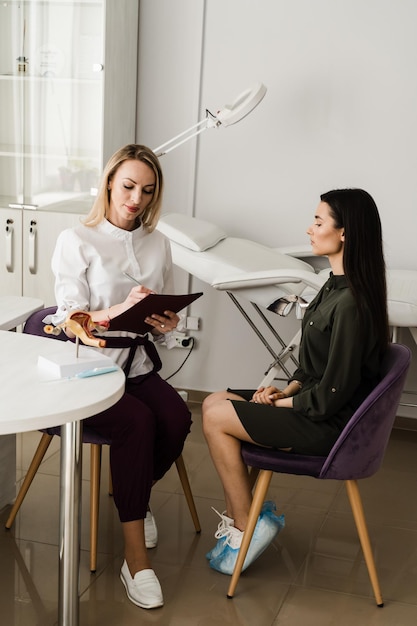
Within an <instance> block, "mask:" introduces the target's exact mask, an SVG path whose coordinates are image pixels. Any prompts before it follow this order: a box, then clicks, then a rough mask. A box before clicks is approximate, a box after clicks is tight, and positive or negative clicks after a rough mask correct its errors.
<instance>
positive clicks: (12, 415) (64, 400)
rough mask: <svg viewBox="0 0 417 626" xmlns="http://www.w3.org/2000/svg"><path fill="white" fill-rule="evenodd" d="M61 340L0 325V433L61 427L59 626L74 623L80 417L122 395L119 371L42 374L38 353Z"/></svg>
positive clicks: (60, 346)
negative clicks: (80, 375)
mask: <svg viewBox="0 0 417 626" xmlns="http://www.w3.org/2000/svg"><path fill="white" fill-rule="evenodd" d="M64 346H65V348H66V342H60V341H51V340H49V339H46V338H44V337H36V336H33V335H26V334H23V333H11V332H7V331H2V330H0V380H1V385H0V435H4V434H10V433H17V432H25V431H31V430H38V429H40V428H48V427H51V426H62V428H61V477H60V529H59V537H60V545H59V602H58V614H59V615H58V624H59V626H78V623H79V589H78V580H79V563H80V504H79V503H80V496H81V459H82V422H80V420H82V419H84V418H86V417H90V416H92V415H95V414H96V413H99V412H100V411H104V410H105V409H107V408H109V407H110V406H112V405H113V404H115V403H116V402H117V401H118V400H119V399H120V398H121V397H122V395H123V393H124V387H125V376H124V374H123V372H122V370H120V369H118V370H117V371H115V372H112V373H109V374H104V375H101V376H92V377H90V378H80V379H78V378H72V379H59V380H51V379H48V378H47V377H46V376H45V374H43V373H41V372H40V371H39V370H38V367H37V361H38V356H39V355H40V354H42V355H43V356H48V355H52V354H54V355H56V354H57V352H59V350H60V349H62V350H64V349H65V348H64Z"/></svg>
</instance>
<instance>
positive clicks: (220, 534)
mask: <svg viewBox="0 0 417 626" xmlns="http://www.w3.org/2000/svg"><path fill="white" fill-rule="evenodd" d="M276 508H277V507H276V506H275V503H274V502H271V501H270V500H268V501H267V502H264V503H263V505H262V510H261V513H265V512H266V511H276ZM212 509H213V511H214V512H215V513H217V515H218V516H219V517H221V522H219V525H218V527H217V530H216V532H215V533H214V536H215V537H216V539H218V541H217V543H216V545H215V546H214V548H212V549H211V550H209V552H207V554H206V559H207V560H208V561H211V560H212V559H217V557H218V556H220V554H221V552H222V551H223V548H224V544H225V542H226V536H225V533H226V532H227V531H226V530H225V529H226V528H227V527H228V526H233V520H232V519H231V518H230V517H228V516H227V515H226V512H225V511H223V513H219V512H218V511H217V510H216V509H215V508H214V507H212Z"/></svg>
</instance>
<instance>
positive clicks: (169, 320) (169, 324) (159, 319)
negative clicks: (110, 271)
mask: <svg viewBox="0 0 417 626" xmlns="http://www.w3.org/2000/svg"><path fill="white" fill-rule="evenodd" d="M123 274H124V276H126V277H127V278H129V279H130V280H131V281H132V282H134V283H136V284H137V285H138V286H137V287H134V288H133V289H132V290H131V291H130V293H129V295H128V297H127V298H126V300H125V302H128V301H129V300H130V299H131V298H133V299H135V298H137V300H135V301H134V302H133V303H132V304H136V302H139V301H140V300H143V298H146V296H148V295H149V294H151V293H156V292H155V291H152V290H151V289H148V288H147V287H143V285H141V284H140V283H139V281H138V280H136V278H134V277H133V276H131V275H130V274H128V273H127V272H123ZM138 290H139V291H138ZM179 320H180V318H179V317H178V315H177V314H176V313H174V312H173V311H164V315H156V314H155V315H152V316H149V317H146V318H145V322H146V323H147V324H149V325H150V326H152V327H153V329H154V330H155V331H156V334H158V335H164V334H165V333H169V332H171V331H173V330H174V329H175V328H176V327H177V325H178V322H179Z"/></svg>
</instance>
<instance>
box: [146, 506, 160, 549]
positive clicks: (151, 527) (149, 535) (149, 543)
mask: <svg viewBox="0 0 417 626" xmlns="http://www.w3.org/2000/svg"><path fill="white" fill-rule="evenodd" d="M144 527H145V545H146V547H147V548H156V546H157V544H158V528H157V526H156V522H155V518H154V516H153V515H152V511H151V509H150V507H148V510H147V511H146V517H145V520H144Z"/></svg>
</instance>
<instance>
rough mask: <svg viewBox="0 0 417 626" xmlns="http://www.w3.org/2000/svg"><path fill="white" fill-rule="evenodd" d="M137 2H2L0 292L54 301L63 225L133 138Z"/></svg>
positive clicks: (89, 198)
mask: <svg viewBox="0 0 417 626" xmlns="http://www.w3.org/2000/svg"><path fill="white" fill-rule="evenodd" d="M138 6H139V3H138V2H137V1H136V0H8V2H3V3H0V41H1V46H2V53H1V55H0V111H1V116H0V225H1V234H0V240H1V244H0V293H2V294H15V295H19V294H23V295H28V296H36V297H39V298H42V299H44V301H45V304H52V303H53V302H54V299H53V285H52V283H51V281H52V274H51V271H50V257H51V253H52V250H53V248H54V245H55V241H56V237H57V235H58V233H59V232H60V231H61V230H63V229H64V228H67V227H69V226H72V225H74V224H75V223H77V222H78V220H79V216H80V214H82V213H85V210H84V209H85V207H86V205H91V204H92V195H93V194H94V190H95V188H96V187H97V183H98V180H99V176H100V173H101V170H102V168H103V165H104V163H105V162H106V161H107V160H108V158H109V156H110V155H111V154H112V153H113V152H115V150H117V149H118V148H120V147H121V146H123V145H125V144H127V143H133V142H134V141H135V129H136V83H137V34H138ZM82 198H87V200H86V201H85V202H84V205H83V204H82V202H80V199H82Z"/></svg>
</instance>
